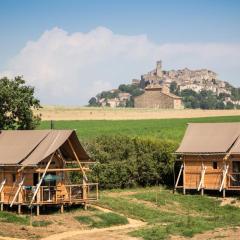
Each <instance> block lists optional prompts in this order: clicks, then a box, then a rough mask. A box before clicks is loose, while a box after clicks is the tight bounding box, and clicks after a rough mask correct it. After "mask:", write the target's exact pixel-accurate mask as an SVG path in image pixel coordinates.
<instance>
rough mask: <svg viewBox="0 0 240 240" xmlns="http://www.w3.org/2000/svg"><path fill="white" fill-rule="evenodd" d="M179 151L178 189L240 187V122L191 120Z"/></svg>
mask: <svg viewBox="0 0 240 240" xmlns="http://www.w3.org/2000/svg"><path fill="white" fill-rule="evenodd" d="M176 154H177V155H178V160H179V161H180V162H181V167H180V169H179V173H178V176H177V180H176V184H175V189H176V188H183V193H184V194H185V192H186V190H187V189H195V190H198V191H201V194H204V189H207V190H217V191H220V192H223V196H224V197H225V193H226V191H227V190H235V191H238V190H240V123H190V124H188V127H187V130H186V133H185V135H184V137H183V140H182V142H181V144H180V147H179V148H178V149H177V151H176ZM180 179H182V184H180ZM180 185H181V186H180Z"/></svg>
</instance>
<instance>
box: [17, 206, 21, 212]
mask: <svg viewBox="0 0 240 240" xmlns="http://www.w3.org/2000/svg"><path fill="white" fill-rule="evenodd" d="M18 214H21V204H18Z"/></svg>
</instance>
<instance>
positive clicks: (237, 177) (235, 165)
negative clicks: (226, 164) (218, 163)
mask: <svg viewBox="0 0 240 240" xmlns="http://www.w3.org/2000/svg"><path fill="white" fill-rule="evenodd" d="M230 182H231V186H232V187H240V161H232V174H231V178H230Z"/></svg>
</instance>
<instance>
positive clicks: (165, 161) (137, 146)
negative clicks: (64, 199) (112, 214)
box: [75, 135, 176, 189]
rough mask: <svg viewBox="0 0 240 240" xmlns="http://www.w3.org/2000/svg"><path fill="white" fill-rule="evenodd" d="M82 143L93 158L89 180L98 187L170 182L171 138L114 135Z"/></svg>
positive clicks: (171, 164)
mask: <svg viewBox="0 0 240 240" xmlns="http://www.w3.org/2000/svg"><path fill="white" fill-rule="evenodd" d="M85 145H86V148H87V151H88V152H89V153H90V155H91V157H92V159H94V160H96V164H94V166H93V167H92V172H91V174H90V179H89V180H91V181H93V182H98V183H99V186H100V188H102V189H111V188H128V187H135V186H152V185H158V184H165V185H168V184H172V181H173V178H172V169H173V163H174V160H175V157H174V155H173V154H172V153H173V152H174V151H175V149H176V143H174V142H172V141H166V140H164V141H163V140H159V139H152V138H146V139H145V138H139V137H135V138H132V137H128V136H119V135H116V136H100V137H97V138H96V139H95V140H92V141H90V142H87V143H85ZM75 177H76V176H75Z"/></svg>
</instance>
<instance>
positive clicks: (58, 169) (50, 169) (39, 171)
mask: <svg viewBox="0 0 240 240" xmlns="http://www.w3.org/2000/svg"><path fill="white" fill-rule="evenodd" d="M82 169H84V171H90V169H89V168H85V167H83V168H82ZM82 169H81V168H49V169H48V170H47V172H73V171H81V170H82ZM36 172H38V173H43V172H45V169H37V170H36Z"/></svg>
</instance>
